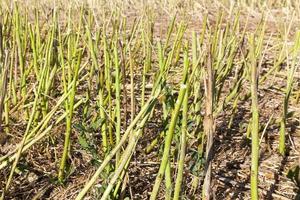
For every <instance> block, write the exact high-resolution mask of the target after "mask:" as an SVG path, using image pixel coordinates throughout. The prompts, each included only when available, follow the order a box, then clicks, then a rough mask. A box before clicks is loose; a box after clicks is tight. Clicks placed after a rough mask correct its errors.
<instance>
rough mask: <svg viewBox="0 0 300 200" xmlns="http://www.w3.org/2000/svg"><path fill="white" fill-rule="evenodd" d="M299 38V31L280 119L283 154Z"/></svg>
mask: <svg viewBox="0 0 300 200" xmlns="http://www.w3.org/2000/svg"><path fill="white" fill-rule="evenodd" d="M299 39H300V32H298V33H297V36H296V41H295V44H294V49H293V51H294V56H293V61H292V64H291V66H290V67H289V69H288V71H287V74H288V75H287V86H286V90H285V96H284V101H283V114H282V118H281V121H280V132H279V153H280V154H281V155H283V156H284V155H285V152H286V148H285V135H286V131H285V129H286V120H287V115H288V104H289V99H290V95H291V92H292V90H293V82H294V74H295V71H296V66H297V64H296V61H297V56H298V52H299V46H300V44H299V43H300V42H299V41H300V40H299Z"/></svg>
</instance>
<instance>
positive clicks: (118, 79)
mask: <svg viewBox="0 0 300 200" xmlns="http://www.w3.org/2000/svg"><path fill="white" fill-rule="evenodd" d="M114 64H115V72H116V77H115V88H116V110H115V111H116V144H118V143H119V142H120V138H121V77H120V65H119V59H118V50H117V43H115V45H114ZM119 160H120V152H119V151H118V152H117V154H116V166H118V163H119Z"/></svg>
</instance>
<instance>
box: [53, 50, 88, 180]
mask: <svg viewBox="0 0 300 200" xmlns="http://www.w3.org/2000/svg"><path fill="white" fill-rule="evenodd" d="M81 57H82V52H81V50H79V52H78V57H77V64H76V65H75V66H74V75H73V76H74V77H73V81H74V84H73V87H72V89H71V94H70V96H69V99H68V104H69V107H68V112H69V113H68V116H67V118H66V119H67V120H66V122H67V124H66V133H65V143H64V150H63V155H62V158H61V162H60V167H59V172H58V180H59V181H60V182H63V180H64V176H65V166H66V161H67V156H68V153H69V152H70V136H71V132H72V118H73V111H74V100H75V94H76V82H77V80H78V71H79V66H80V64H81Z"/></svg>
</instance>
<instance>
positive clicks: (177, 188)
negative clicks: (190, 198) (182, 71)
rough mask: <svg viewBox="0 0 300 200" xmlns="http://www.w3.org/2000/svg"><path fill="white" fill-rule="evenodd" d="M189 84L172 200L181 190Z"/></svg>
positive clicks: (184, 101)
mask: <svg viewBox="0 0 300 200" xmlns="http://www.w3.org/2000/svg"><path fill="white" fill-rule="evenodd" d="M188 100H189V84H188V85H187V90H186V93H185V96H184V100H183V110H182V120H181V137H180V155H179V163H178V172H177V177H176V183H175V191H174V198H173V199H174V200H177V199H179V197H180V191H181V188H182V180H183V171H184V160H185V153H186V150H185V149H186V135H187V131H188V130H187V121H188V103H189V101H188Z"/></svg>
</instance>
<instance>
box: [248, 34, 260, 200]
mask: <svg viewBox="0 0 300 200" xmlns="http://www.w3.org/2000/svg"><path fill="white" fill-rule="evenodd" d="M249 40H250V67H251V98H252V109H251V110H252V123H251V124H252V126H251V138H252V145H251V199H253V200H257V199H258V160H259V135H258V132H259V111H258V99H257V88H258V72H257V71H258V69H257V63H256V56H255V46H254V42H255V40H254V35H251V36H250V38H249Z"/></svg>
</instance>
